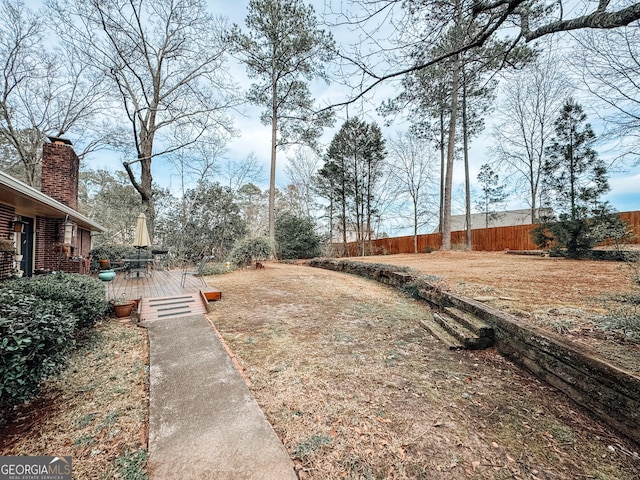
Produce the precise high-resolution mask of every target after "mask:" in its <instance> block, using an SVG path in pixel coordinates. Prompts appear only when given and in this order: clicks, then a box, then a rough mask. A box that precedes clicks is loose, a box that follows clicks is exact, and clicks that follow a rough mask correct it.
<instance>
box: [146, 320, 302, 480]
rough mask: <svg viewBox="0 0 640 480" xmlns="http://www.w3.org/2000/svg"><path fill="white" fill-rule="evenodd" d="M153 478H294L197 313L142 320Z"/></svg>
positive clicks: (266, 425) (282, 452)
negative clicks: (146, 347) (146, 346)
mask: <svg viewBox="0 0 640 480" xmlns="http://www.w3.org/2000/svg"><path fill="white" fill-rule="evenodd" d="M142 325H143V326H145V327H147V328H148V331H149V343H150V362H151V370H150V415H149V461H148V463H147V470H148V472H149V477H150V478H151V479H152V480H154V479H155V480H167V479H171V480H180V479H189V480H196V479H216V480H225V479H233V480H244V479H256V480H258V479H259V480H280V479H282V480H295V479H296V478H297V476H296V474H295V473H294V467H293V462H292V461H291V459H290V457H289V455H288V453H287V451H286V449H285V448H284V446H283V445H282V443H281V442H280V440H279V439H278V437H277V436H276V434H275V432H274V431H273V429H272V427H271V425H270V424H269V422H267V419H266V418H265V416H264V414H263V413H262V410H261V409H260V407H259V406H258V404H257V403H256V401H255V399H254V398H253V396H252V395H251V393H250V392H249V389H248V388H247V386H246V384H245V382H244V380H243V379H242V376H241V375H240V373H239V372H238V371H237V370H236V368H235V367H234V365H233V363H232V361H231V359H230V358H229V355H228V354H227V353H226V351H225V349H224V347H223V345H222V344H221V342H220V340H219V339H218V337H217V336H216V334H215V332H214V331H213V329H212V328H211V326H210V325H209V323H208V321H207V319H206V318H205V317H204V316H203V315H191V316H187V317H171V318H162V319H159V320H152V321H146V322H144V323H143V324H142Z"/></svg>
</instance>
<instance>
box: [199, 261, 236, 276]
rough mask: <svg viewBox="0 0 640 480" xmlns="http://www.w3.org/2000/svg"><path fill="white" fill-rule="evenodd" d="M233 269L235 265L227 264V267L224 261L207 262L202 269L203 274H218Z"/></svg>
mask: <svg viewBox="0 0 640 480" xmlns="http://www.w3.org/2000/svg"><path fill="white" fill-rule="evenodd" d="M232 270H235V266H234V265H231V264H229V267H227V265H226V264H225V263H207V265H206V266H205V267H204V270H203V271H202V274H203V275H220V274H223V273H229V272H231V271H232Z"/></svg>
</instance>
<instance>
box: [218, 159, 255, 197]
mask: <svg viewBox="0 0 640 480" xmlns="http://www.w3.org/2000/svg"><path fill="white" fill-rule="evenodd" d="M220 176H221V177H222V178H223V179H224V180H225V182H226V183H227V184H228V186H229V188H231V189H232V190H238V189H239V188H240V187H242V186H243V185H246V184H247V183H261V182H262V181H263V180H264V168H263V166H262V164H261V163H260V162H259V161H258V158H257V157H256V154H255V153H253V152H251V153H250V154H249V155H247V157H246V158H245V159H244V160H234V159H231V158H227V159H226V160H225V162H224V163H223V164H222V171H221V172H220Z"/></svg>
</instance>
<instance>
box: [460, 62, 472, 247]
mask: <svg viewBox="0 0 640 480" xmlns="http://www.w3.org/2000/svg"><path fill="white" fill-rule="evenodd" d="M463 70H464V67H463ZM462 82H463V83H462V143H463V149H464V184H465V189H464V196H465V215H466V220H467V221H466V223H467V243H466V245H467V250H472V248H473V246H472V244H471V182H470V180H469V132H468V131H467V128H468V125H467V80H466V78H465V75H464V73H463V74H462Z"/></svg>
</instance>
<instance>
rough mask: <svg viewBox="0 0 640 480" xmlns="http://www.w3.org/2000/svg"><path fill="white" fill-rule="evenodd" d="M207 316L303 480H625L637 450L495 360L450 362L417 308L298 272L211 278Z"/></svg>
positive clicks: (278, 269)
mask: <svg viewBox="0 0 640 480" xmlns="http://www.w3.org/2000/svg"><path fill="white" fill-rule="evenodd" d="M215 284H216V286H217V287H218V288H221V289H222V290H223V292H224V295H223V300H222V302H219V303H217V304H216V305H215V311H214V313H212V318H213V320H214V322H215V323H216V325H217V327H218V328H219V330H220V331H221V333H222V335H223V337H224V338H225V340H226V341H227V343H228V344H229V345H230V346H231V348H232V350H233V351H234V353H235V354H236V356H237V358H238V359H239V360H240V362H241V364H242V365H243V366H244V368H245V373H246V374H247V375H248V377H249V378H250V381H251V389H252V391H253V393H254V395H255V396H256V398H257V400H258V402H259V403H260V405H261V406H262V408H263V409H264V411H265V413H266V415H267V417H268V418H269V420H270V421H271V423H272V425H273V426H274V428H275V430H276V432H277V433H278V434H279V436H280V438H281V439H282V441H283V443H284V444H285V446H286V447H287V449H288V450H289V452H290V453H291V455H292V456H293V457H294V458H295V459H296V463H297V465H298V468H299V470H300V476H301V478H307V479H336V478H350V479H356V478H357V479H377V478H380V479H382V478H428V479H452V478H456V479H457V478H474V479H536V478H537V479H576V478H597V479H600V480H604V479H611V480H613V479H621V478H637V477H638V476H640V464H639V458H638V456H637V454H634V453H633V452H632V450H633V449H634V448H635V447H634V446H631V445H629V444H628V443H626V442H625V441H624V440H623V439H621V438H619V437H618V436H617V435H616V434H615V433H614V432H612V431H610V430H609V429H607V428H605V427H604V426H602V425H601V424H598V423H596V422H594V421H593V420H592V419H590V418H589V417H588V416H587V415H586V414H585V413H583V412H582V411H580V410H578V409H577V408H576V407H575V406H574V405H573V404H571V403H569V402H568V401H567V400H566V399H565V398H564V397H562V396H561V395H558V394H557V393H556V392H555V391H554V390H553V389H551V388H549V387H547V386H546V385H543V384H541V383H540V382H538V381H537V380H535V379H533V378H532V377H530V376H529V375H527V374H526V373H524V372H522V371H521V370H519V369H518V368H516V367H514V366H513V365H512V364H510V363H509V362H507V361H505V360H504V359H503V358H502V357H500V356H499V355H497V354H496V353H495V352H494V351H485V352H476V353H470V352H465V353H454V352H450V351H448V350H444V349H443V347H442V346H441V345H440V344H438V343H437V342H436V341H435V340H434V339H433V338H432V337H430V336H429V335H428V334H426V332H424V331H423V330H422V329H421V328H420V327H419V324H418V320H419V319H420V318H422V317H424V316H426V315H429V313H428V311H427V310H426V309H425V307H424V306H423V305H422V304H420V303H418V302H415V301H413V300H411V299H408V298H406V297H404V296H402V295H401V294H399V293H397V292H395V291H393V290H391V289H389V288H385V287H384V286H381V285H378V284H376V283H374V282H370V281H366V280H363V279H360V278H356V277H352V276H348V275H341V274H339V273H335V272H328V271H323V270H318V269H310V268H307V267H297V266H290V265H278V264H267V266H266V268H265V269H264V270H245V271H239V272H234V273H232V274H229V275H224V276H222V277H219V278H216V279H215Z"/></svg>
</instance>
